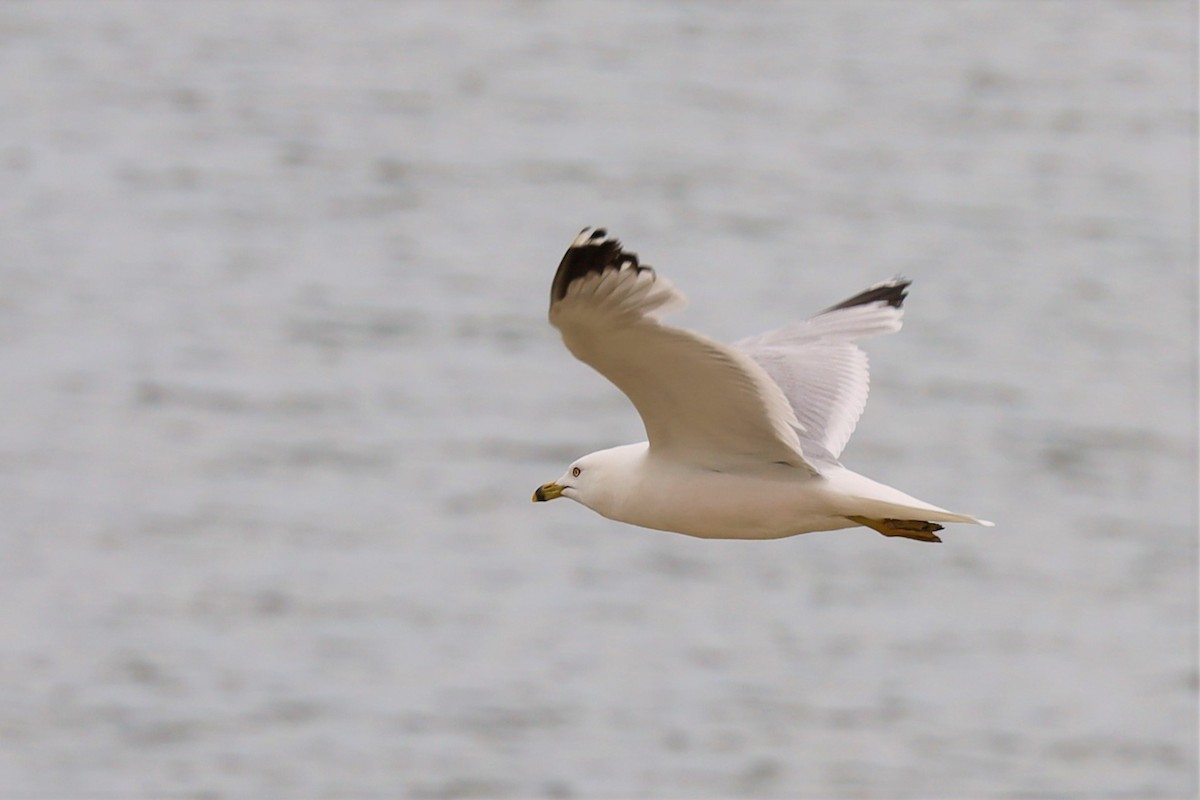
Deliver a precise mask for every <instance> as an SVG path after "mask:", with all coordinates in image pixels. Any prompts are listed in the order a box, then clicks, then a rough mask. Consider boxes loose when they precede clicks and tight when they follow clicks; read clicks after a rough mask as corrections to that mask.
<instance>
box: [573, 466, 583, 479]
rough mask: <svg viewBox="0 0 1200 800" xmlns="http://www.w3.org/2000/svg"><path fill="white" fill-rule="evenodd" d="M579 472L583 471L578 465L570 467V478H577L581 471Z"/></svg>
mask: <svg viewBox="0 0 1200 800" xmlns="http://www.w3.org/2000/svg"><path fill="white" fill-rule="evenodd" d="M581 472H583V470H581V469H580V468H579V467H572V468H571V477H572V478H578V477H579V473H581Z"/></svg>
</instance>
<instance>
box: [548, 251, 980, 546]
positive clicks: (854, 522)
mask: <svg viewBox="0 0 1200 800" xmlns="http://www.w3.org/2000/svg"><path fill="white" fill-rule="evenodd" d="M908 285H909V281H907V280H904V279H902V278H895V279H893V280H890V281H885V282H883V283H880V284H877V285H875V286H872V287H871V288H869V289H867V290H866V291H863V292H860V293H859V294H856V295H855V296H854V297H851V298H850V299H848V300H844V301H842V302H841V303H838V304H837V305H835V306H831V307H830V308H827V309H826V310H824V311H822V312H821V313H819V314H817V315H816V316H814V317H811V318H810V319H807V320H804V321H803V322H798V323H795V324H792V325H788V326H786V327H783V328H780V329H779V330H775V331H770V332H769V333H764V334H760V335H758V336H751V337H750V338H748V339H743V340H742V341H740V342H737V343H736V344H733V345H726V344H721V343H719V342H716V341H714V340H712V339H709V338H708V337H706V336H703V335H701V334H699V333H695V332H694V331H690V330H686V329H684V328H676V327H673V326H670V325H666V324H664V323H663V322H662V321H661V317H662V316H663V315H664V314H665V313H666V312H667V311H669V310H671V309H674V308H678V307H680V306H682V305H683V304H684V302H685V300H684V297H683V295H682V294H680V292H679V291H678V290H676V289H675V287H673V286H672V285H671V283H670V282H669V281H667V280H666V279H664V278H661V277H659V276H658V275H657V274H656V273H655V272H654V270H653V269H651V268H650V267H648V266H646V265H644V264H640V263H638V257H637V255H636V254H635V253H631V252H629V251H628V250H625V249H623V248H622V247H621V243H620V242H619V241H618V240H617V239H615V238H612V237H610V236H609V235H608V232H607V231H606V230H605V229H604V228H584V230H583V232H582V233H580V234H579V236H577V237H576V238H575V241H574V242H572V243H571V246H570V247H569V248H568V249H567V252H566V255H564V256H563V259H562V262H561V263H560V264H559V265H558V272H557V273H555V275H554V282H553V284H551V287H550V323H551V324H552V325H554V327H556V328H558V330H559V331H560V332H561V333H562V338H563V342H564V343H565V344H566V346H567V349H568V350H570V351H571V353H573V354H574V355H575V357H576V358H578V359H579V360H580V361H583V362H584V363H586V364H589V365H590V366H591V367H593V368H594V369H595V370H596V371H597V372H599V373H600V374H601V375H603V376H604V377H606V378H608V379H609V380H610V381H612V382H613V384H615V385H616V387H617V388H618V389H620V390H621V391H622V392H624V393H625V394H626V395H627V396H628V397H629V399H630V400H631V401H632V402H633V405H634V407H635V408H637V411H638V414H640V415H641V417H642V423H643V424H644V425H645V428H646V438H647V440H648V441H645V442H639V443H637V444H627V445H622V446H620V447H613V448H610V449H608V450H600V451H598V452H595V453H591V454H589V455H586V456H583V457H582V458H580V459H578V460H576V461H575V462H574V463H573V464H571V465H570V467H568V468H567V471H566V472H565V473H564V474H563V476H562V477H561V478H559V479H558V480H556V481H553V482H551V483H547V484H543V485H542V486H540V487H538V489H537V491H536V492H535V493H534V495H533V499H534V500H535V501H545V500H553V499H555V498H557V497H569V498H570V499H572V500H575V501H576V502H579V503H582V504H583V505H585V506H587V507H588V508H590V509H592V510H593V511H596V512H597V513H599V514H602V515H603V516H605V517H608V518H609V519H614V520H617V521H619V522H626V523H629V524H631V525H640V526H643V527H646V528H655V529H657V530H663V531H674V532H676V533H684V534H688V535H689V536H699V537H702V538H709V539H777V538H781V537H784V536H794V535H796V534H799V533H809V532H811V531H829V530H838V529H840V528H850V527H855V526H866V527H868V528H871V529H873V530H875V531H878V532H879V533H882V534H883V535H884V536H900V537H904V538H907V539H916V540H919V541H922V542H940V541H941V539H940V538H939V537H938V536H937V533H936V532H937V531H939V530H942V525H940V524H939V523H942V522H967V523H972V524H976V525H987V526H991V525H992V523H990V522H988V521H986V520H981V519H976V518H975V517H971V516H968V515H966V514H956V513H954V512H951V511H947V510H946V509H944V508H939V507H937V506H935V505H930V504H929V503H926V502H924V501H923V500H918V499H916V498H915V497H910V496H909V495H907V494H905V493H903V492H901V491H899V490H898V489H893V488H892V487H890V486H885V485H883V484H882V483H877V482H876V481H873V480H871V479H870V478H867V477H865V476H863V475H859V474H858V473H856V472H852V471H850V470H848V469H846V467H844V466H842V464H841V462H840V461H839V460H838V459H839V457H840V456H841V453H842V449H843V448H844V447H845V446H846V442H847V441H848V440H849V439H850V434H851V433H853V431H854V426H855V425H856V424H858V418H859V416H860V415H861V414H862V411H863V407H864V406H865V405H866V402H867V384H868V371H867V356H866V354H865V353H863V351H862V350H860V349H859V348H858V346H857V345H855V344H854V341H855V340H856V339H863V338H866V337H868V336H875V335H878V334H883V333H892V332H894V331H897V330H899V329H900V318H901V316H902V314H903V308H902V306H903V303H904V298H905V290H906V289H907V288H908Z"/></svg>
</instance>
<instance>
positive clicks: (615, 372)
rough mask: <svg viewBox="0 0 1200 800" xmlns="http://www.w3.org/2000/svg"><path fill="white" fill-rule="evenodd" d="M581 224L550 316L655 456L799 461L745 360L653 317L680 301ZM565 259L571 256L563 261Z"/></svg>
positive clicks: (733, 463)
mask: <svg viewBox="0 0 1200 800" xmlns="http://www.w3.org/2000/svg"><path fill="white" fill-rule="evenodd" d="M596 233H597V231H593V230H592V229H587V230H585V231H584V232H583V233H582V234H580V236H579V237H578V238H577V239H576V241H575V243H574V244H573V245H572V249H571V250H569V251H568V255H567V256H566V257H564V261H563V264H562V265H560V276H562V281H558V280H556V284H555V286H556V288H555V289H554V290H553V291H554V294H553V295H552V302H551V305H550V322H551V323H552V324H553V325H554V326H555V327H557V328H558V329H559V330H560V331H561V332H562V337H563V342H564V343H565V344H566V346H567V348H568V349H569V350H570V351H571V352H572V353H573V354H574V355H575V357H576V358H578V359H579V360H581V361H583V362H585V363H587V364H589V365H591V366H592V367H593V368H594V369H596V371H598V372H600V373H601V374H602V375H604V376H605V377H606V378H608V379H609V380H610V381H612V382H613V383H614V384H615V385H616V386H617V388H618V389H620V390H621V391H622V392H624V393H625V394H626V395H627V396H628V397H629V399H630V400H631V401H632V402H633V404H634V406H635V407H636V408H637V411H638V413H639V414H640V415H641V417H642V422H643V424H644V425H645V427H646V436H647V438H648V439H649V442H650V449H651V451H652V452H654V453H655V454H657V455H668V456H670V457H671V458H674V459H676V460H679V461H682V462H686V463H691V464H693V465H695V466H699V467H703V468H706V469H711V470H717V471H722V470H742V471H748V470H749V471H752V470H755V469H763V468H772V467H773V468H778V466H779V465H786V466H792V467H801V468H803V469H805V470H806V471H807V473H809V474H815V470H814V469H813V468H812V467H811V466H810V465H809V464H808V463H807V462H806V461H805V459H804V456H803V451H802V449H801V445H800V440H799V437H798V435H797V428H798V427H799V422H798V420H797V419H796V416H795V414H794V412H793V411H792V405H791V403H789V402H788V399H787V397H785V396H784V393H783V391H782V390H781V389H780V387H779V386H777V385H776V384H775V383H774V382H773V381H772V380H771V379H770V378H769V377H768V375H767V374H766V372H764V371H763V368H762V367H761V366H759V364H758V363H757V362H755V361H754V359H752V358H750V357H749V356H747V355H745V354H744V353H742V352H740V351H738V350H737V349H735V348H733V347H731V346H729V345H724V344H721V343H719V342H716V341H714V340H712V339H709V338H708V337H706V336H702V335H700V334H698V333H695V332H693V331H689V330H685V329H683V328H676V327H673V326H669V325H664V324H663V323H661V322H660V321H659V320H658V316H659V315H660V314H662V313H663V312H665V311H666V310H668V309H670V308H674V307H678V306H679V305H682V304H683V303H684V302H685V301H684V298H683V295H682V294H680V293H679V292H678V291H677V290H676V289H675V288H674V287H673V286H672V285H671V284H670V282H668V281H667V280H665V279H663V278H659V277H658V276H656V275H655V273H654V272H653V271H652V270H650V269H649V268H648V267H645V266H640V265H638V264H637V261H636V257H633V258H632V260H624V261H622V260H621V259H622V258H624V259H629V258H630V256H631V254H626V253H623V252H622V251H620V248H619V244H618V245H617V247H616V248H615V249H614V248H612V247H611V244H613V240H609V239H607V238H606V237H604V236H600V237H597V236H595V234H596ZM569 259H574V261H569Z"/></svg>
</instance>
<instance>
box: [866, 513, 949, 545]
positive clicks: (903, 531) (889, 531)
mask: <svg viewBox="0 0 1200 800" xmlns="http://www.w3.org/2000/svg"><path fill="white" fill-rule="evenodd" d="M846 519H848V520H850V521H851V522H857V523H858V524H859V525H864V526H866V527H868V528H870V529H871V530H873V531H878V532H879V533H882V534H883V535H884V536H903V537H904V538H905V539H916V540H917V541H919V542H940V541H941V538H940V537H939V536H938V535H937V534H935V533H934V531H940V530H941V529H942V526H941V525H938V524H937V523H936V522H925V521H924V520H917V519H872V518H870V517H846Z"/></svg>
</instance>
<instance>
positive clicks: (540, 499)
mask: <svg viewBox="0 0 1200 800" xmlns="http://www.w3.org/2000/svg"><path fill="white" fill-rule="evenodd" d="M562 493H563V487H561V486H559V485H558V484H557V483H543V484H542V485H541V486H539V487H538V488H537V491H535V492H534V493H533V502H535V503H544V502H546V501H547V500H553V499H554V498H556V497H562Z"/></svg>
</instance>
